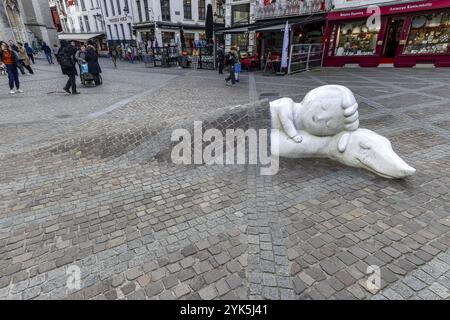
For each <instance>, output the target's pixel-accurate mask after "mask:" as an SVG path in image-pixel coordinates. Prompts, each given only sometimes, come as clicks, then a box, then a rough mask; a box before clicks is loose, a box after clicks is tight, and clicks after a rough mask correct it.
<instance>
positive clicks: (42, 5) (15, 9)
mask: <svg viewBox="0 0 450 320" xmlns="http://www.w3.org/2000/svg"><path fill="white" fill-rule="evenodd" d="M52 21H53V20H52V16H51V11H50V6H49V3H48V0H26V1H25V0H0V39H2V40H4V41H8V40H13V41H16V42H29V43H30V44H32V45H33V44H34V46H35V47H36V48H39V47H40V45H41V44H42V42H46V43H54V42H56V40H57V36H56V28H55V27H54V26H53V22H52Z"/></svg>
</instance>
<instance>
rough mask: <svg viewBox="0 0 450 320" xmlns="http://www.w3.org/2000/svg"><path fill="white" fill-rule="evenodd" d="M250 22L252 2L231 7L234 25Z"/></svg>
mask: <svg viewBox="0 0 450 320" xmlns="http://www.w3.org/2000/svg"><path fill="white" fill-rule="evenodd" d="M248 23H250V4H240V5H236V6H232V7H231V24H232V26H235V25H239V24H248Z"/></svg>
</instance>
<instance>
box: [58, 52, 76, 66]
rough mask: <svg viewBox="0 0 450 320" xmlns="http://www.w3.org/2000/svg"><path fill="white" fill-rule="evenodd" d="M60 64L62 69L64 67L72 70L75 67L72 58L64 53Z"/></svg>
mask: <svg viewBox="0 0 450 320" xmlns="http://www.w3.org/2000/svg"><path fill="white" fill-rule="evenodd" d="M60 63H61V67H63V68H72V67H73V66H74V63H73V61H72V57H70V56H69V55H67V54H66V53H65V52H63V53H62V55H61V57H60Z"/></svg>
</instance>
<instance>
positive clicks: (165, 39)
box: [161, 31, 175, 47]
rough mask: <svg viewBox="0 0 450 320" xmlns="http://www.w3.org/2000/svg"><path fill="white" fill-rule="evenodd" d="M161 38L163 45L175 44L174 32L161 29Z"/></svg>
mask: <svg viewBox="0 0 450 320" xmlns="http://www.w3.org/2000/svg"><path fill="white" fill-rule="evenodd" d="M161 39H162V43H163V46H164V47H167V46H172V45H174V44H175V33H174V32H168V31H162V32H161Z"/></svg>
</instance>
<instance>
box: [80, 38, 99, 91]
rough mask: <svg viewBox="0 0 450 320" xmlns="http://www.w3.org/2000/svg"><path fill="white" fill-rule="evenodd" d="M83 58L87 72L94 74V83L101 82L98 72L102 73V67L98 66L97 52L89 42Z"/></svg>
mask: <svg viewBox="0 0 450 320" xmlns="http://www.w3.org/2000/svg"><path fill="white" fill-rule="evenodd" d="M84 60H86V62H87V64H88V72H89V73H90V74H92V75H93V76H94V81H95V84H96V85H99V84H101V80H100V73H102V69H101V68H100V64H99V63H98V56H97V52H96V51H95V48H94V47H93V46H92V45H90V44H89V45H88V46H87V49H86V53H85V56H84Z"/></svg>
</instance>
